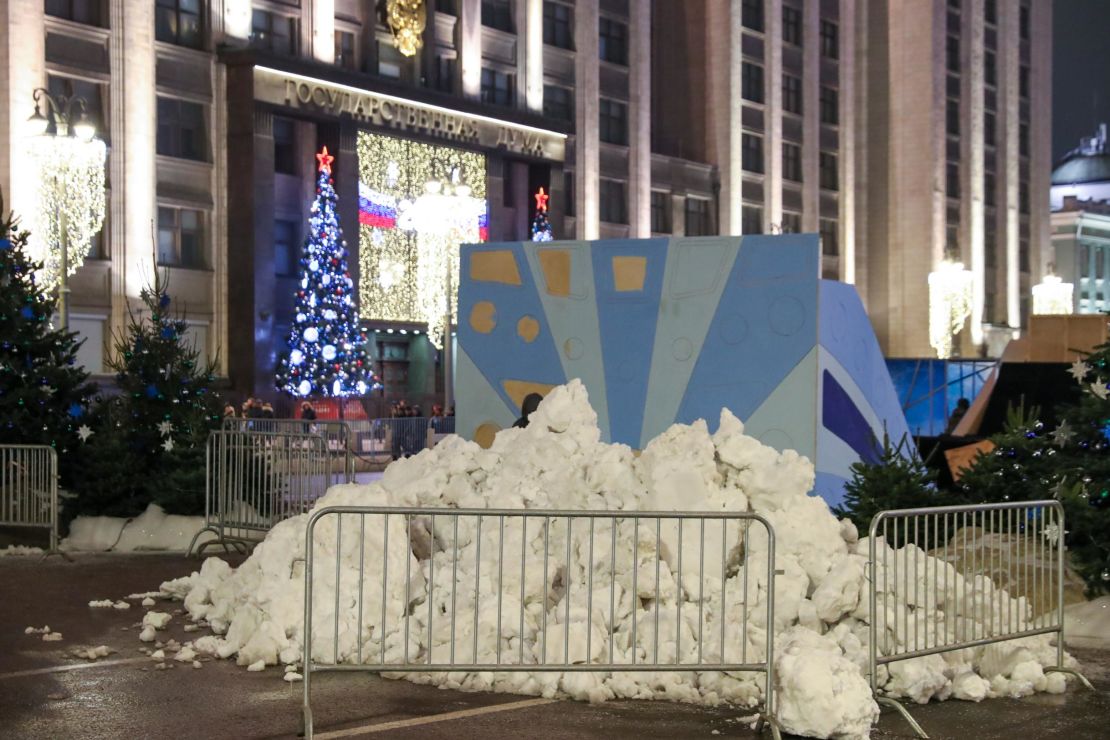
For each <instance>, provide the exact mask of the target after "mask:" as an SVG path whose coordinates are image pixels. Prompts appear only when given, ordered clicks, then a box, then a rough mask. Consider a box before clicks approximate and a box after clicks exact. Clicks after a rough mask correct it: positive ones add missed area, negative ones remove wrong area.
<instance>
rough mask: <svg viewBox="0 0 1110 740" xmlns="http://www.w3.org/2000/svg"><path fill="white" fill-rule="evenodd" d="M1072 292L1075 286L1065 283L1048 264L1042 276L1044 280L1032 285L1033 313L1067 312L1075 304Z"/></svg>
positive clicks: (1069, 311) (1070, 310)
mask: <svg viewBox="0 0 1110 740" xmlns="http://www.w3.org/2000/svg"><path fill="white" fill-rule="evenodd" d="M1074 293H1075V286H1074V285H1072V284H1071V283H1065V282H1064V281H1063V279H1061V278H1060V276H1059V275H1054V274H1053V273H1052V268H1051V266H1049V273H1048V274H1047V275H1045V276H1044V280H1042V281H1041V282H1040V283H1038V284H1037V285H1034V286H1033V313H1034V314H1036V315H1045V314H1069V313H1071V312H1072V307H1073V306H1074V305H1075V304H1074V300H1073V296H1074Z"/></svg>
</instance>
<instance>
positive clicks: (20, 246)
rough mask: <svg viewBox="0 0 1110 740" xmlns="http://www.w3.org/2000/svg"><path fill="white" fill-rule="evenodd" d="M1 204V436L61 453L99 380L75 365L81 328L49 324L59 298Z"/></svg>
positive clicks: (73, 440)
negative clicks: (40, 276)
mask: <svg viewBox="0 0 1110 740" xmlns="http://www.w3.org/2000/svg"><path fill="white" fill-rule="evenodd" d="M3 208H4V202H3V199H2V198H0V443H10V444H46V445H50V446H51V447H54V448H55V449H56V450H57V451H58V453H59V456H61V453H63V452H65V451H66V450H67V448H68V447H71V446H72V445H74V444H75V443H76V442H77V433H78V429H80V428H81V426H82V425H83V424H84V423H85V419H86V413H87V409H88V405H89V401H90V398H91V396H92V394H93V393H94V392H95V386H93V385H90V384H89V383H88V378H89V374H88V373H87V372H85V370H84V369H83V368H81V367H80V366H78V365H77V349H78V347H80V346H81V342H80V341H79V340H78V339H77V335H76V334H75V333H73V332H66V331H62V330H60V329H58V328H55V327H53V326H51V320H52V317H53V315H54V308H55V298H54V296H53V295H52V294H49V293H45V292H43V290H42V286H41V285H40V284H39V283H38V282H37V279H36V277H35V273H36V272H38V271H39V270H41V269H42V264H41V263H39V262H37V261H35V260H33V259H31V257H30V256H29V255H28V254H27V252H26V249H27V240H28V238H29V235H28V233H27V232H26V231H22V230H20V229H19V225H18V222H17V221H16V219H15V217H14V216H7V217H4V216H3ZM68 470H69V469H68V468H64V466H63V475H66V474H67V473H68Z"/></svg>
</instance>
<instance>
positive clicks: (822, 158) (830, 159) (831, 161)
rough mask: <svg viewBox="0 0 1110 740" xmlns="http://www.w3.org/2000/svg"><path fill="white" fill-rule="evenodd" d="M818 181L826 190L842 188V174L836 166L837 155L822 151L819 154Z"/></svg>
mask: <svg viewBox="0 0 1110 740" xmlns="http://www.w3.org/2000/svg"><path fill="white" fill-rule="evenodd" d="M818 164H819V165H820V166H819V169H818V182H819V184H820V185H821V187H822V188H824V189H825V190H839V189H840V175H839V172H838V169H837V166H836V155H835V154H833V153H832V152H821V153H820V155H819V156H818Z"/></svg>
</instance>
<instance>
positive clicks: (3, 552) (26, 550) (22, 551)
mask: <svg viewBox="0 0 1110 740" xmlns="http://www.w3.org/2000/svg"><path fill="white" fill-rule="evenodd" d="M44 552H45V550H43V549H42V548H41V547H27V546H26V545H8V546H7V547H5V548H0V558H10V557H27V556H29V555H42V554H43V553H44Z"/></svg>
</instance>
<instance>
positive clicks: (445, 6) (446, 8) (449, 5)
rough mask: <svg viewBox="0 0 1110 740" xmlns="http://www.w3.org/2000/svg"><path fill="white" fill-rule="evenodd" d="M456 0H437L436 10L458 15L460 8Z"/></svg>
mask: <svg viewBox="0 0 1110 740" xmlns="http://www.w3.org/2000/svg"><path fill="white" fill-rule="evenodd" d="M455 3H456V0H436V10H437V11H439V12H440V13H446V14H447V15H458V14H459V9H458V7H457V5H456V4H455Z"/></svg>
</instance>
